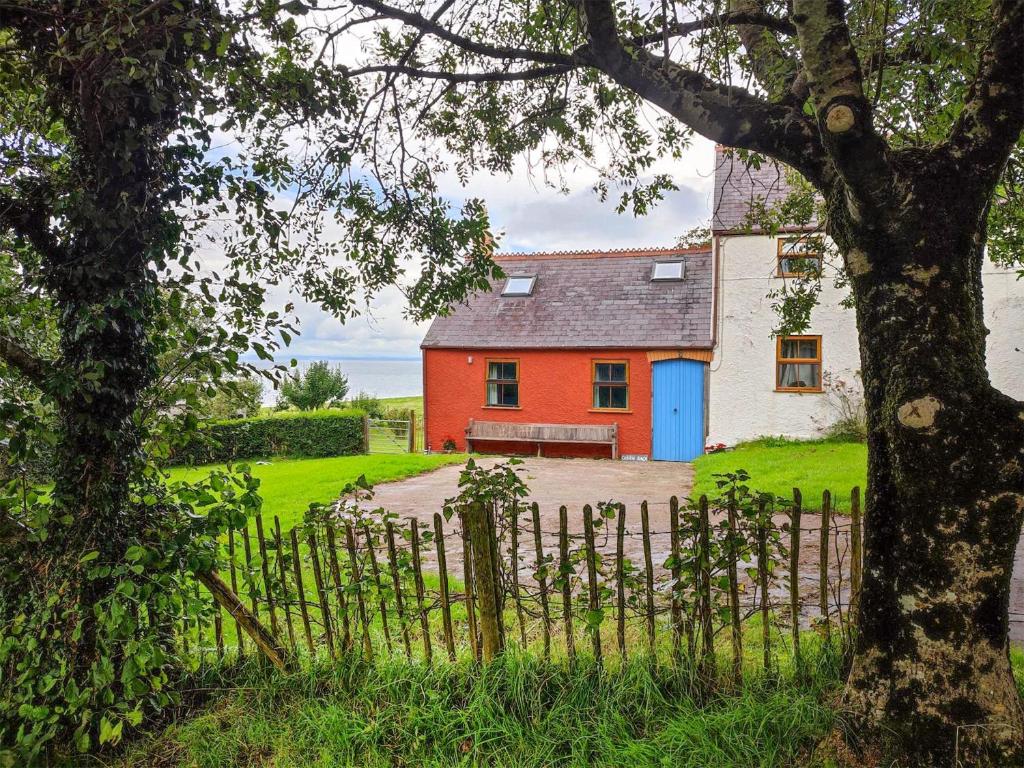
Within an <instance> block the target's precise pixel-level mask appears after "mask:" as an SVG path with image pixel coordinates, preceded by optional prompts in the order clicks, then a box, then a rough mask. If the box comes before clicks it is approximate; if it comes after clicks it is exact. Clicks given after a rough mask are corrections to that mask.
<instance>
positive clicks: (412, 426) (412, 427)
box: [409, 408, 416, 453]
mask: <svg viewBox="0 0 1024 768" xmlns="http://www.w3.org/2000/svg"><path fill="white" fill-rule="evenodd" d="M409 453H416V411H414V410H413V409H412V408H410V409H409Z"/></svg>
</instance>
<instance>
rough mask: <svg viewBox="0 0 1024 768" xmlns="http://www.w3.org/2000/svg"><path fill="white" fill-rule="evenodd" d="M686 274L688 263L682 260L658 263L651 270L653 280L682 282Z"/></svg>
mask: <svg viewBox="0 0 1024 768" xmlns="http://www.w3.org/2000/svg"><path fill="white" fill-rule="evenodd" d="M685 274H686V262H685V261H683V260H682V259H674V260H672V261H656V262H654V268H653V269H652V270H651V280H682V279H683V275H685Z"/></svg>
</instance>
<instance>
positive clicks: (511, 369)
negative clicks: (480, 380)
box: [487, 363, 517, 381]
mask: <svg viewBox="0 0 1024 768" xmlns="http://www.w3.org/2000/svg"><path fill="white" fill-rule="evenodd" d="M516 365H517V364H516V363H488V364H487V378H488V379H490V380H504V381H515V380H516Z"/></svg>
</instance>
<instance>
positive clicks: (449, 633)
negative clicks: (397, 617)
mask: <svg viewBox="0 0 1024 768" xmlns="http://www.w3.org/2000/svg"><path fill="white" fill-rule="evenodd" d="M434 540H435V543H436V544H437V576H438V582H439V590H440V593H441V621H442V626H443V628H444V644H445V647H446V648H447V649H448V659H449V660H450V661H455V631H454V630H453V629H452V604H451V598H450V597H449V595H448V558H447V556H446V555H445V551H444V529H443V527H442V524H441V513H440V512H435V513H434Z"/></svg>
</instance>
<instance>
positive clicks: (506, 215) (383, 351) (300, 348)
mask: <svg viewBox="0 0 1024 768" xmlns="http://www.w3.org/2000/svg"><path fill="white" fill-rule="evenodd" d="M654 170H655V172H665V173H669V174H671V176H672V178H673V179H674V181H675V184H676V186H677V187H678V190H677V191H675V192H672V193H669V194H667V195H666V196H665V199H664V200H662V201H661V203H660V204H659V205H658V206H657V207H656V208H655V209H654V210H653V211H652V212H650V213H648V215H647V216H644V217H642V218H637V217H634V216H633V215H632V214H631V213H624V214H618V213H616V212H615V204H614V201H612V200H608V201H605V202H602V201H601V200H600V199H599V198H598V197H597V195H596V194H595V193H594V192H593V191H592V189H591V185H592V184H593V177H592V176H591V174H590V173H589V172H587V171H582V170H581V171H580V172H579V173H578V174H576V176H574V177H573V178H572V179H571V180H570V192H569V194H561V193H559V192H557V191H555V190H551V189H548V188H546V187H544V186H543V185H542V184H541V183H540V182H539V181H538V180H537V179H535V178H531V177H530V175H529V174H528V173H527V172H526V171H525V170H522V171H521V172H517V173H516V174H514V175H513V176H512V177H477V178H474V179H472V180H471V181H470V183H469V184H468V185H467V186H465V187H463V186H461V185H460V184H458V182H456V181H454V180H452V181H451V182H450V184H449V187H448V188H447V189H446V188H444V187H442V190H441V191H442V193H444V194H445V195H446V196H447V197H450V198H451V199H452V200H456V201H457V200H461V199H463V198H468V197H479V198H481V199H483V200H484V201H485V202H486V204H487V210H488V213H489V215H490V218H491V227H492V230H493V231H494V232H496V233H498V236H499V238H500V250H501V251H551V250H575V249H594V250H607V249H611V248H638V247H639V248H643V247H667V246H672V245H673V244H674V243H675V241H676V239H677V238H678V237H679V236H680V235H682V234H683V233H685V232H686V231H687V230H689V229H691V228H692V227H696V226H706V225H707V223H708V221H709V219H710V216H711V205H712V200H711V198H712V191H713V173H712V172H713V170H714V145H713V144H712V143H711V142H709V141H706V140H705V139H702V138H700V137H694V139H693V143H692V146H691V147H690V148H688V149H687V150H686V152H684V154H683V156H682V157H681V158H680V159H679V160H677V161H672V162H664V163H661V164H659V165H658V167H656V168H655V169H654ZM289 298H290V299H291V300H292V301H295V304H296V310H297V314H298V316H299V319H300V322H301V327H300V331H301V333H300V335H299V336H298V337H296V338H295V339H294V340H293V341H292V343H291V346H290V347H288V348H287V350H284V351H283V354H279V357H282V358H284V357H286V356H288V357H294V358H298V359H300V360H302V359H318V358H418V357H419V345H420V341H421V340H422V338H423V335H424V333H426V330H427V327H428V326H429V322H427V323H419V324H417V323H413V322H412V321H410V320H408V319H407V318H406V317H404V308H405V305H404V297H403V296H402V295H401V293H400V292H399V291H398V290H397V289H390V290H386V291H384V292H383V293H381V294H380V295H378V296H377V297H376V298H375V299H374V300H373V302H372V303H371V306H370V307H369V310H368V312H366V313H365V314H364V315H362V316H359V317H356V318H353V319H350V320H348V322H346V323H345V324H344V325H343V324H342V323H341V322H339V321H338V320H337V319H336V318H334V317H332V316H330V315H328V314H327V313H325V312H323V311H321V310H320V309H318V308H317V307H315V306H311V305H308V304H305V303H304V302H302V301H301V299H296V298H295V297H289ZM282 299H285V294H278V295H272V296H271V297H270V302H269V303H275V302H278V303H283V302H281V300H282Z"/></svg>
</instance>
